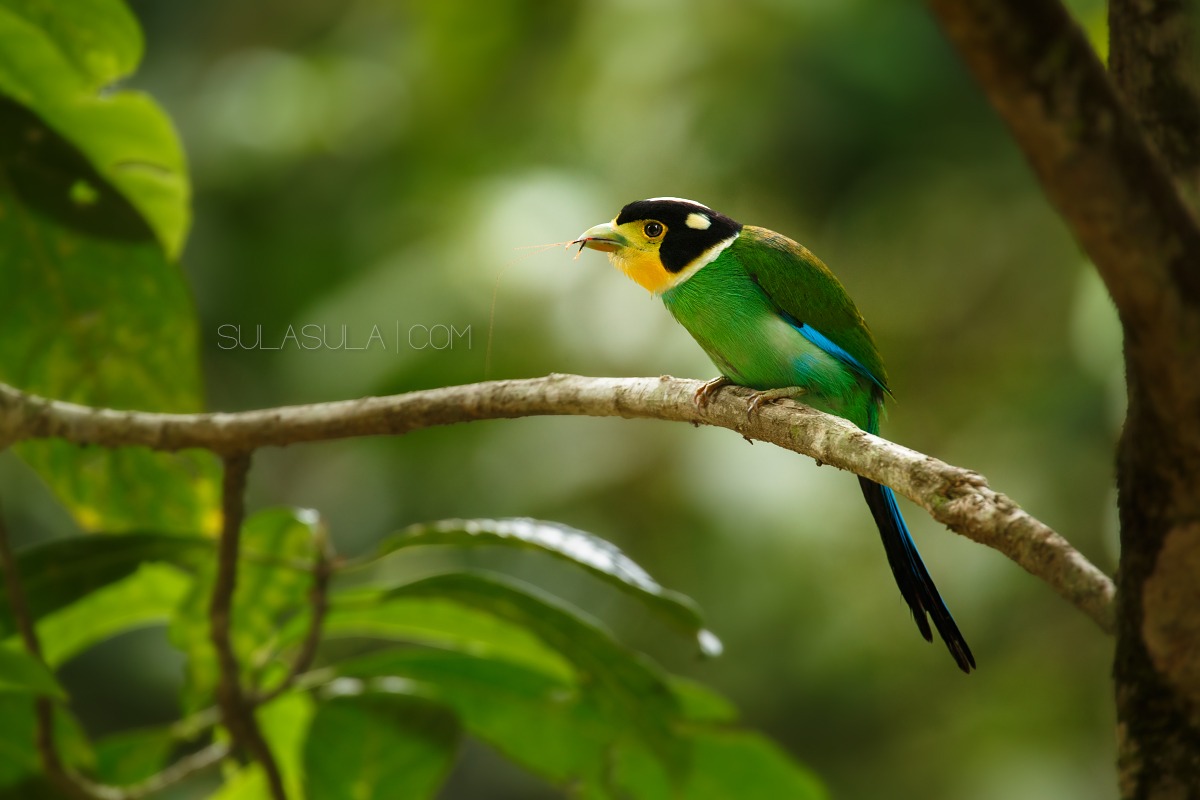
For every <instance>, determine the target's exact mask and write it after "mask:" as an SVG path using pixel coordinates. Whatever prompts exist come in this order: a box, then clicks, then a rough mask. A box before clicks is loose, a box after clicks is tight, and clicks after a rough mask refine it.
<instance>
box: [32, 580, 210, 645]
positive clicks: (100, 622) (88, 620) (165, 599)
mask: <svg viewBox="0 0 1200 800" xmlns="http://www.w3.org/2000/svg"><path fill="white" fill-rule="evenodd" d="M191 583H192V579H191V576H190V575H188V574H187V573H185V572H183V571H181V570H179V569H178V568H176V567H173V566H171V565H169V564H153V563H151V564H147V563H143V564H142V565H141V566H140V567H139V568H138V570H137V572H135V573H133V574H132V575H130V576H129V577H127V578H125V579H123V580H120V581H117V582H116V583H113V584H110V585H108V586H105V587H102V588H100V589H97V590H96V591H94V592H92V593H91V594H89V595H87V596H86V597H84V598H82V599H80V600H78V601H76V602H75V603H72V604H71V605H69V606H67V607H66V608H63V609H61V610H60V611H56V612H54V613H53V614H50V615H48V616H46V617H43V618H42V620H41V622H39V623H38V626H37V630H38V638H39V639H40V640H41V643H42V655H43V657H45V659H46V663H47V664H50V665H51V666H55V667H57V666H59V665H61V664H63V663H64V662H66V661H67V660H68V659H70V658H73V657H74V656H76V655H78V654H79V653H81V652H83V651H84V650H86V649H87V648H89V647H91V646H92V645H94V644H97V643H99V642H102V641H104V640H105V639H110V638H112V637H113V636H116V635H117V634H119V633H123V632H125V631H128V630H133V629H134V628H143V627H146V626H148V625H154V624H159V623H163V624H165V623H166V622H167V621H168V620H169V619H170V617H171V614H172V612H173V611H174V610H175V608H176V607H177V606H178V605H179V602H180V601H181V600H182V599H183V597H184V596H185V595H186V594H187V591H188V588H189V587H190V586H191Z"/></svg>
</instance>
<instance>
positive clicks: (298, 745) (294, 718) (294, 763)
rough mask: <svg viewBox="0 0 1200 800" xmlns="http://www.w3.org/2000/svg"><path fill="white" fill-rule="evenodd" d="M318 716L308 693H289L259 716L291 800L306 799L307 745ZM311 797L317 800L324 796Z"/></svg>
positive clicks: (264, 707)
mask: <svg viewBox="0 0 1200 800" xmlns="http://www.w3.org/2000/svg"><path fill="white" fill-rule="evenodd" d="M315 713H316V703H315V702H314V700H313V698H312V697H311V695H309V694H308V693H307V692H287V693H285V694H282V695H280V696H279V697H277V698H276V699H275V700H272V701H271V702H270V703H268V704H267V705H265V706H263V707H261V708H259V709H258V710H257V711H256V712H255V716H256V717H257V718H258V726H259V729H260V730H262V734H263V738H264V739H266V741H267V746H269V747H270V748H271V753H272V754H273V755H274V756H275V763H276V765H277V766H278V767H279V774H280V775H281V776H282V778H283V785H284V788H285V789H286V790H287V796H288V797H295V798H301V797H304V796H305V793H304V791H303V788H302V787H303V786H304V743H305V740H306V739H307V737H308V731H309V726H310V725H311V724H312V719H313V715H314V714H315ZM308 797H312V798H314V800H315V798H317V797H320V795H313V794H311V793H310V794H309V795H308Z"/></svg>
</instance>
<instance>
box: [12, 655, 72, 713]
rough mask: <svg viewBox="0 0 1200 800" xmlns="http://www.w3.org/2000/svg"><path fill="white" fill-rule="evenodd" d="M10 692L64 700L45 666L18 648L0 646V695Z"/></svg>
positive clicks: (56, 683)
mask: <svg viewBox="0 0 1200 800" xmlns="http://www.w3.org/2000/svg"><path fill="white" fill-rule="evenodd" d="M12 692H16V693H18V694H42V695H47V696H50V697H55V698H58V699H60V700H63V699H66V694H64V693H63V690H62V688H61V687H59V685H58V681H56V680H54V676H53V675H52V674H51V673H50V670H48V669H46V665H45V664H43V663H42V662H41V661H39V660H38V659H36V658H34V657H33V656H32V655H30V654H29V653H28V652H26V651H25V650H22V649H20V648H19V647H16V646H14V645H4V644H0V694H3V693H12Z"/></svg>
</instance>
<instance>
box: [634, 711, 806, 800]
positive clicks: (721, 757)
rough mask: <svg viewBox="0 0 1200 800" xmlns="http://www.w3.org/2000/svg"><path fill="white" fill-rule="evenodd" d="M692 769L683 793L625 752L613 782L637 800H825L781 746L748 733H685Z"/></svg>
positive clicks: (708, 730)
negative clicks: (630, 790)
mask: <svg viewBox="0 0 1200 800" xmlns="http://www.w3.org/2000/svg"><path fill="white" fill-rule="evenodd" d="M687 738H688V740H689V742H690V744H691V747H692V751H693V756H694V758H693V762H692V768H691V770H690V771H689V773H688V776H687V780H686V782H685V783H684V788H683V791H682V792H680V791H679V790H678V789H676V788H673V787H672V786H671V784H670V783H669V782H668V781H666V780H664V776H663V775H662V774H661V770H660V768H659V766H658V765H657V764H656V763H654V761H652V760H651V759H649V758H647V757H646V755H645V754H644V753H641V752H639V751H637V750H635V749H631V748H624V749H622V750H621V751H620V753H619V754H618V756H617V757H616V758H615V765H614V768H613V771H614V773H615V779H616V780H617V781H618V782H619V783H620V784H621V785H624V786H630V787H636V790H635V793H636V796H637V797H638V798H640V800H680V799H681V800H728V798H730V797H736V798H738V800H777V798H781V797H786V798H788V800H826V798H827V797H828V794H827V793H826V792H825V789H824V787H823V786H822V784H821V782H820V781H819V780H818V779H817V778H816V776H814V775H813V774H812V773H811V772H810V771H808V770H807V769H805V768H803V767H801V766H800V765H798V764H797V763H796V762H794V761H793V760H792V759H791V758H789V757H788V756H787V754H786V753H784V752H783V751H782V750H780V749H779V747H778V746H777V745H776V744H774V743H773V742H771V741H770V740H768V739H766V738H764V737H763V736H761V735H759V734H757V733H754V732H752V731H739V730H725V729H720V728H708V727H701V728H697V729H695V730H691V731H688V733H687Z"/></svg>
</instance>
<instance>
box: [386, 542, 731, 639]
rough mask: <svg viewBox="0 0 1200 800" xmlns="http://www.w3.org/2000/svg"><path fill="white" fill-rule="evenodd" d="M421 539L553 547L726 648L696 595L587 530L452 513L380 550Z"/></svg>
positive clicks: (558, 553) (553, 552) (553, 550)
mask: <svg viewBox="0 0 1200 800" xmlns="http://www.w3.org/2000/svg"><path fill="white" fill-rule="evenodd" d="M421 545H449V546H452V547H469V546H473V545H499V546H504V547H519V548H524V549H530V550H537V551H540V552H543V553H548V554H550V555H552V556H554V557H556V558H560V559H563V560H565V561H569V562H570V563H572V564H575V565H576V566H580V567H583V568H584V569H586V570H587V571H588V572H590V573H592V574H593V575H595V576H597V577H599V578H601V579H602V580H604V581H605V582H607V583H609V584H612V585H613V586H616V587H617V588H618V589H620V590H621V591H623V592H626V593H627V594H629V595H631V596H633V597H634V598H636V599H637V600H639V601H641V602H642V603H644V604H645V605H646V606H647V607H649V608H651V609H653V610H654V611H656V612H658V613H660V614H662V615H663V616H664V617H666V618H667V619H668V620H670V621H671V622H672V623H674V624H675V625H677V626H678V627H680V628H682V629H683V630H684V631H686V632H687V633H689V634H690V635H692V636H695V637H696V639H697V642H698V643H699V645H700V650H701V652H702V653H704V654H705V655H708V656H718V655H720V654H721V641H720V639H718V638H717V637H716V636H715V635H714V634H713V633H712V632H711V631H708V630H705V628H704V622H703V619H702V618H701V616H700V609H699V608H698V607H697V606H696V604H695V603H694V602H693V601H692V599H691V598H689V597H687V596H685V595H682V594H679V593H678V592H673V591H671V590H669V589H664V588H663V587H662V586H660V585H659V584H658V583H657V582H656V581H655V580H654V579H653V578H651V577H650V574H649V573H648V572H646V571H645V570H644V569H642V568H641V566H639V565H638V563H637V562H636V561H634V560H633V559H631V558H629V557H628V556H627V555H625V554H624V553H622V552H621V550H620V548H618V547H617V546H616V545H614V544H612V543H611V542H608V541H606V540H604V539H601V538H600V537H598V536H594V535H592V534H590V533H587V532H585V531H581V530H578V529H577V528H572V527H570V526H568V525H562V524H559V523H557V522H544V521H542V520H536V519H526V518H516V519H467V520H461V519H452V520H443V521H441V522H433V523H428V524H420V525H412V526H410V527H408V528H406V529H405V530H403V531H401V532H400V533H398V534H396V535H394V536H391V537H389V538H388V539H385V540H384V542H383V543H382V544H381V545H380V548H379V552H378V555H379V556H385V555H388V554H391V553H394V552H396V551H398V550H402V549H404V548H407V547H417V546H421Z"/></svg>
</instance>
